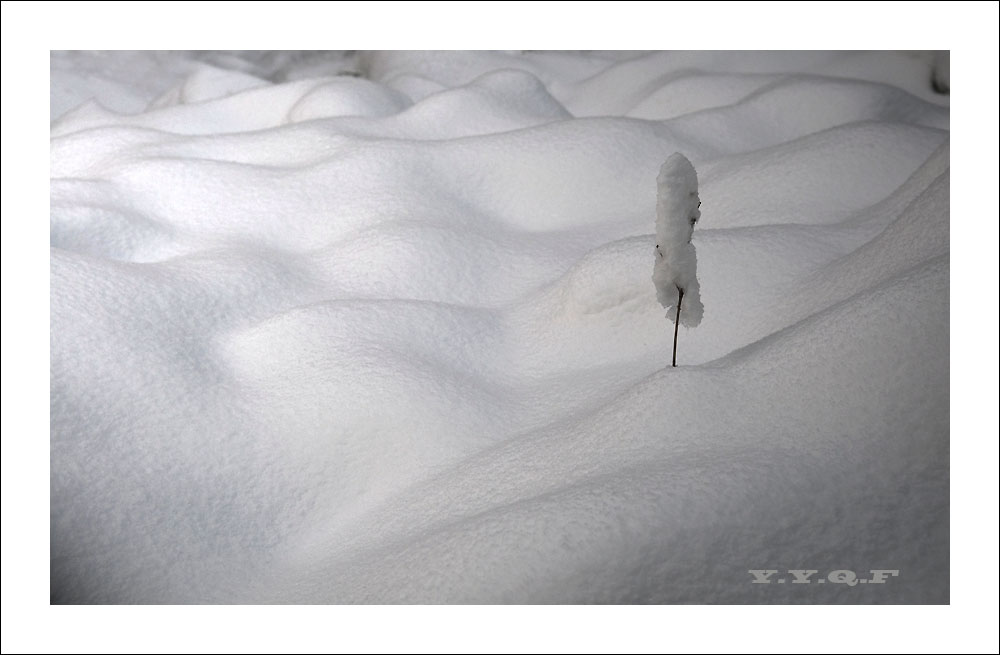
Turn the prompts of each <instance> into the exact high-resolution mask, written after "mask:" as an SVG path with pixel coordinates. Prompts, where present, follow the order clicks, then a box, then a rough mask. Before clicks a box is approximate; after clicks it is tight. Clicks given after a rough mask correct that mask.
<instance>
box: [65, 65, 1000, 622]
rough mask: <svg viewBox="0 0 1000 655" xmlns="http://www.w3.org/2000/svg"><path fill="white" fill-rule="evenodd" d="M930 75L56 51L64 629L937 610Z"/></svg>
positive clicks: (942, 576) (945, 439)
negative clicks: (527, 614)
mask: <svg viewBox="0 0 1000 655" xmlns="http://www.w3.org/2000/svg"><path fill="white" fill-rule="evenodd" d="M942 61H943V60H942V59H941V58H935V57H934V56H933V55H923V54H916V53H900V52H889V51H886V52H771V53H768V52H755V53H744V52H656V53H646V54H643V53H582V54H580V53H574V54H570V53H558V52H507V53H492V52H476V53H468V52H417V53H414V52H389V53H385V52H383V53H363V54H339V53H294V54H292V53H220V52H215V53H180V52H174V53H155V52H143V53H136V52H116V53H80V52H55V53H53V54H52V57H51V73H52V77H51V99H50V108H51V112H52V114H51V119H52V125H51V224H50V229H51V264H50V267H51V287H50V292H51V590H50V592H51V599H52V601H53V602H56V603H203V602H229V603H256V602H280V603H284V602H311V603H312V602H315V603H398V602H403V603H946V602H948V600H949V378H948V370H949V319H948V316H949V115H950V113H949V98H948V96H947V95H941V94H939V93H936V92H935V90H934V89H933V88H932V83H931V80H932V77H933V75H934V66H935V62H937V63H938V65H939V66H940V65H942ZM937 75H938V78H939V79H940V78H942V76H944V77H943V78H944V79H948V74H947V71H942V70H939V71H938V73H937ZM674 152H682V153H683V154H684V155H685V156H686V157H687V158H688V159H690V160H691V162H692V163H693V164H694V166H695V168H696V169H697V175H698V182H699V194H700V199H701V201H702V203H703V204H702V207H701V219H700V221H699V222H698V226H697V228H696V229H695V232H694V241H693V243H694V244H695V245H696V247H697V253H698V279H699V282H700V291H701V300H702V302H703V304H704V317H703V319H702V321H701V323H700V325H699V326H698V327H696V328H692V329H687V328H685V327H683V326H682V328H681V331H680V343H679V348H678V367H677V368H671V367H670V366H669V364H670V350H671V345H672V338H673V324H672V323H671V322H670V321H669V320H668V319H667V318H665V316H664V311H663V308H662V307H661V306H660V304H659V303H658V302H657V298H656V289H655V287H654V285H653V282H652V279H651V275H652V271H653V264H654V258H653V257H654V255H653V253H654V238H655V237H654V229H655V219H656V191H657V184H656V178H657V173H658V172H659V169H660V165H661V164H662V163H663V162H664V160H665V159H666V158H667V157H668V156H669V155H671V154H672V153H674ZM994 364H995V363H994ZM759 569H762V570H778V571H779V572H780V573H779V574H778V575H775V576H774V578H773V580H774V582H773V583H771V584H759V583H754V582H753V580H754V579H755V578H754V576H753V575H752V574H750V573H749V571H750V570H759ZM790 569H810V570H817V571H818V573H816V574H815V576H814V577H813V581H812V583H810V584H794V583H791V582H792V579H793V576H792V575H786V573H787V571H788V570H790ZM875 569H887V570H897V571H898V575H896V576H893V577H890V578H889V579H887V580H886V581H885V582H884V583H882V584H857V585H848V584H837V583H836V582H835V581H834V580H833V579H832V578H826V576H827V574H828V573H830V572H834V571H837V570H849V571H853V572H855V573H856V574H857V575H858V576H859V577H863V578H871V577H873V576H872V574H871V573H870V571H871V570H875ZM778 577H784V578H787V579H788V582H789V583H790V584H778V583H777V579H778ZM820 578H824V579H828V580H829V582H828V583H827V584H819V583H818V580H819V579H820Z"/></svg>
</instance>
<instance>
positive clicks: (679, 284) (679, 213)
mask: <svg viewBox="0 0 1000 655" xmlns="http://www.w3.org/2000/svg"><path fill="white" fill-rule="evenodd" d="M699 207H701V200H700V199H699V198H698V174H697V173H696V172H695V170H694V166H692V165H691V162H690V161H688V159H687V157H685V156H684V155H682V154H680V153H679V152H675V153H674V154H672V155H670V157H668V158H667V161H665V162H663V165H662V166H661V167H660V174H659V176H657V178H656V255H655V261H654V263H653V284H654V285H656V299H657V300H659V301H660V304H661V305H663V306H664V307H665V308H666V309H667V318H669V319H672V320H673V321H674V356H673V362H672V363H673V366H677V332H678V328H679V327H680V324H681V322H682V321H683V323H684V326H685V327H697V325H698V324H699V323H701V317H702V314H703V313H704V307H702V304H701V293H700V290H699V288H698V275H697V264H698V260H697V253H696V252H695V249H694V244H693V243H691V237H692V236H694V225H695V223H697V222H698V219H699V218H701V210H700V209H699ZM682 303H683V305H682ZM672 308H675V312H674V315H673V316H671V311H670V310H671V309H672ZM681 309H683V310H684V313H683V315H682V314H681Z"/></svg>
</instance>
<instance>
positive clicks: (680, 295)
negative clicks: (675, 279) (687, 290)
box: [674, 287, 684, 368]
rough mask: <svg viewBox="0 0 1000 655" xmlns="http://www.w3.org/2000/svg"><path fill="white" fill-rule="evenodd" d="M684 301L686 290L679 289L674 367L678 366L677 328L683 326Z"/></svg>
mask: <svg viewBox="0 0 1000 655" xmlns="http://www.w3.org/2000/svg"><path fill="white" fill-rule="evenodd" d="M682 300H684V289H681V288H680V287H677V316H676V317H675V318H674V367H675V368H676V366H677V328H679V327H680V326H681V301H682Z"/></svg>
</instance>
